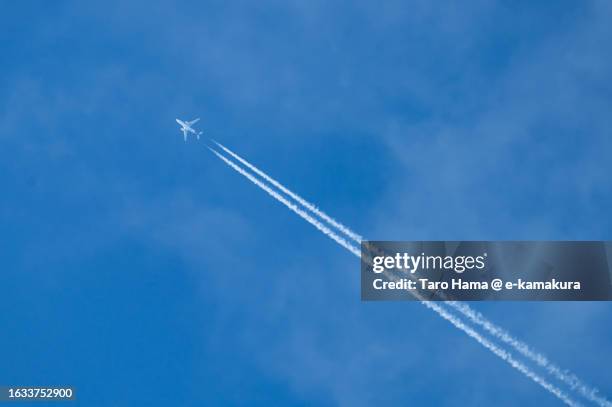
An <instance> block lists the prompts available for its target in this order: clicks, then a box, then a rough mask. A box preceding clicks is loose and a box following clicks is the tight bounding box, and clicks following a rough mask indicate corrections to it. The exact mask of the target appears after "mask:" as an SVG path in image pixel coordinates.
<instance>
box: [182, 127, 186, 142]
mask: <svg viewBox="0 0 612 407" xmlns="http://www.w3.org/2000/svg"><path fill="white" fill-rule="evenodd" d="M181 130H182V131H183V138H184V139H185V142H187V129H185V128H182V129H181Z"/></svg>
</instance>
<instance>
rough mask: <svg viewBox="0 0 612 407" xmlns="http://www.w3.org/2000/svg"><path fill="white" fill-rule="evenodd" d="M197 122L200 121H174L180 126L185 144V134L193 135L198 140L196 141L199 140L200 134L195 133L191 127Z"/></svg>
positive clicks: (198, 119)
mask: <svg viewBox="0 0 612 407" xmlns="http://www.w3.org/2000/svg"><path fill="white" fill-rule="evenodd" d="M198 121H200V118H199V117H198V118H197V119H195V120H192V121H190V122H188V121H182V120H179V119H176V122H177V123H178V124H180V125H181V131H182V132H183V137H184V138H185V142H187V134H188V133H193V134H195V136H196V137H197V138H198V140H199V139H200V135H201V134H202V132H196V131H195V130H194V129H193V128H192V127H191V126H192V125H194V124H196V123H197V122H198Z"/></svg>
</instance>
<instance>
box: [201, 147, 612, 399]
mask: <svg viewBox="0 0 612 407" xmlns="http://www.w3.org/2000/svg"><path fill="white" fill-rule="evenodd" d="M212 141H213V142H214V143H215V144H216V145H217V146H219V147H220V148H221V149H223V151H225V152H226V153H227V154H229V155H231V156H232V157H234V158H235V159H236V160H238V161H239V162H241V163H242V164H244V165H245V166H246V167H248V168H249V169H251V170H252V171H253V172H255V173H256V174H257V175H259V176H260V177H262V178H263V179H265V180H266V181H268V182H269V183H270V184H272V185H274V186H275V187H277V188H278V189H280V190H281V191H282V192H284V193H285V194H287V195H289V196H290V197H291V198H293V199H295V200H296V201H297V202H299V203H300V204H302V205H303V206H304V207H306V208H307V209H309V210H310V211H311V212H312V213H314V214H315V215H317V216H319V217H320V218H321V219H323V220H325V221H327V222H328V223H329V224H330V225H332V226H334V227H335V228H336V229H337V230H339V231H341V232H343V233H344V234H345V235H346V236H348V237H349V238H351V239H352V240H353V241H355V242H357V243H358V244H361V241H362V240H363V237H362V236H360V235H359V234H358V233H356V232H354V231H353V230H351V229H350V228H349V227H348V226H345V225H343V224H342V223H340V222H338V221H337V220H335V219H333V218H332V217H331V216H329V215H327V214H326V213H325V212H323V211H322V210H320V209H318V208H317V207H316V206H315V205H314V204H313V203H310V202H308V201H306V200H305V199H304V198H302V197H300V196H299V195H298V194H297V193H295V192H293V191H291V190H290V189H289V188H287V187H285V186H284V185H282V184H281V183H280V182H278V181H276V180H275V179H274V178H272V177H271V176H269V175H268V174H266V173H265V172H264V171H262V170H260V169H259V168H257V167H256V166H255V165H253V164H251V163H250V162H248V161H247V160H246V159H244V158H242V157H240V156H239V155H238V154H236V153H234V152H233V151H231V150H230V149H229V148H227V147H225V146H224V145H223V144H221V143H219V142H217V141H215V140H212ZM448 303H449V304H450V306H451V307H453V308H455V309H456V310H457V311H459V312H460V313H461V314H463V315H465V316H466V317H467V318H468V319H469V320H471V321H472V322H473V323H475V324H477V325H480V326H482V327H483V328H484V329H485V330H486V331H487V332H489V333H491V334H492V335H493V336H495V337H496V338H498V339H500V340H501V341H502V342H504V343H506V344H508V345H510V346H511V347H512V348H514V349H515V350H516V351H517V352H519V353H520V354H522V355H523V356H525V357H527V358H529V359H531V360H532V361H534V362H535V363H537V364H538V365H539V366H540V367H542V368H543V369H545V370H546V371H548V372H549V373H550V374H551V375H553V376H554V377H556V378H557V379H558V380H560V381H562V382H563V383H565V384H566V385H568V386H569V387H570V388H571V389H572V390H577V391H578V392H579V393H580V394H581V395H582V396H583V397H585V398H586V399H588V400H590V401H592V402H594V403H597V404H598V405H600V406H601V407H612V403H611V402H610V401H608V400H607V399H605V398H603V397H601V396H599V395H598V390H597V389H596V388H592V387H590V386H588V385H586V384H585V383H583V382H582V381H581V380H580V379H579V378H578V377H577V376H576V375H574V374H572V373H571V372H568V371H564V370H563V369H561V368H560V367H558V366H556V365H555V364H554V363H552V362H550V361H549V360H548V359H547V358H546V357H545V356H544V355H542V354H541V353H539V352H536V351H535V350H532V349H530V348H529V346H528V345H527V344H525V343H524V342H521V341H520V340H518V339H516V338H514V337H513V336H512V335H510V333H508V332H507V331H505V330H503V329H502V328H501V327H499V326H497V325H495V324H494V323H492V322H491V321H489V320H487V319H486V318H485V317H484V316H483V315H482V314H480V313H479V312H477V311H475V310H473V309H472V308H471V307H470V306H469V305H467V304H464V303H461V302H456V301H449V302H448Z"/></svg>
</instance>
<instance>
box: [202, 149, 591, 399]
mask: <svg viewBox="0 0 612 407" xmlns="http://www.w3.org/2000/svg"><path fill="white" fill-rule="evenodd" d="M207 148H208V149H209V150H210V151H212V152H213V153H214V154H215V155H216V156H217V157H219V158H220V159H221V160H223V161H224V162H225V163H226V164H227V165H229V166H230V167H231V168H233V169H234V170H235V171H237V172H238V173H239V174H241V175H243V176H245V177H246V178H247V179H248V180H249V181H251V182H253V183H254V184H255V185H257V186H258V187H260V188H261V189H263V190H264V191H266V192H267V193H268V194H269V195H270V196H272V197H273V198H275V199H276V200H278V201H279V202H281V203H282V204H284V205H285V206H287V207H288V208H289V209H291V210H292V211H293V212H295V213H296V214H298V215H299V216H300V217H301V218H303V219H304V220H306V221H307V222H308V223H310V224H312V225H313V226H315V227H316V228H317V229H319V230H320V231H321V232H323V233H324V234H325V235H326V236H328V237H330V238H331V239H333V240H334V241H335V242H336V243H338V244H340V245H341V246H342V247H344V248H345V249H347V250H348V251H350V252H351V253H352V254H354V255H355V256H357V257H359V258H361V252H360V251H359V250H358V249H357V248H356V247H354V246H353V245H351V244H350V243H348V242H347V241H346V240H345V239H343V238H342V237H340V236H338V235H337V234H335V233H334V232H333V231H332V230H330V229H329V228H327V227H326V226H325V225H323V224H321V223H320V222H318V221H317V220H316V219H314V218H313V217H311V216H309V215H308V214H307V213H306V212H304V211H302V210H300V209H299V208H298V207H297V206H296V205H295V204H293V203H291V202H289V201H288V200H287V199H285V198H284V197H283V196H281V195H280V194H278V193H277V192H276V191H274V190H273V189H271V188H270V187H268V186H267V185H265V184H264V183H262V182H261V181H259V180H258V179H257V178H255V177H254V176H253V175H251V174H250V173H248V172H247V171H245V170H244V169H243V168H241V167H240V166H238V165H237V164H235V163H234V162H232V161H231V160H229V159H228V158H226V157H224V156H223V155H221V154H220V153H218V152H217V151H215V150H214V149H212V148H210V147H207ZM415 294H416V293H415ZM417 298H418V297H417ZM421 303H422V304H423V305H425V306H426V307H427V308H429V309H432V310H433V311H434V312H436V313H437V314H438V315H440V316H441V317H442V318H444V319H446V320H447V321H449V322H450V323H451V324H453V325H454V326H455V327H456V328H458V329H460V330H462V331H463V332H465V333H466V334H467V335H468V336H470V337H472V338H473V339H475V340H476V341H477V342H478V343H480V344H481V345H482V346H484V347H485V348H487V349H489V350H490V351H491V352H493V354H495V355H496V356H498V357H499V358H501V359H502V360H504V361H505V362H507V363H508V364H510V366H512V367H514V368H515V369H517V370H518V371H519V372H521V373H523V374H524V375H525V376H527V377H528V378H530V379H531V380H533V381H534V382H536V383H537V384H539V385H540V386H542V387H543V388H545V389H546V390H548V391H549V392H550V393H552V394H553V395H555V396H556V397H557V398H559V399H560V400H561V401H563V402H564V403H566V404H567V405H569V406H573V407H576V406H580V405H581V404H579V403H578V402H576V401H574V400H572V399H571V398H569V397H568V396H567V395H566V394H565V393H564V392H563V391H562V390H561V389H559V388H558V387H556V386H554V385H553V384H551V383H549V382H547V381H546V380H545V379H544V378H542V377H541V376H539V375H537V374H536V373H534V372H533V371H531V370H530V369H529V368H528V367H527V366H525V365H524V364H523V363H521V362H519V361H517V360H515V359H514V358H513V357H512V355H511V354H510V353H508V352H507V351H505V350H503V349H501V348H500V347H498V346H497V345H495V344H494V343H492V342H491V341H489V340H488V339H486V338H484V337H483V336H482V335H481V334H479V333H478V332H476V331H475V330H474V329H472V328H470V327H469V326H467V325H465V324H464V323H463V322H462V321H461V320H460V319H458V318H457V317H455V316H454V315H452V314H450V313H449V312H448V311H447V310H445V309H444V308H443V307H441V306H440V305H439V304H436V303H434V302H430V301H423V300H421Z"/></svg>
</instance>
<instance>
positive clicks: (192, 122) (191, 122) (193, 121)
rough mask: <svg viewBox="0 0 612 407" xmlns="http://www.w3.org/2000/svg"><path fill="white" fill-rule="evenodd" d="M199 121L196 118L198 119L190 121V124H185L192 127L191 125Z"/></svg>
mask: <svg viewBox="0 0 612 407" xmlns="http://www.w3.org/2000/svg"><path fill="white" fill-rule="evenodd" d="M199 121H200V118H199V117H198V118H197V119H195V120H192V121H190V122H187V125H188V126H191V125H193V124H196V123H197V122H199Z"/></svg>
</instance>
